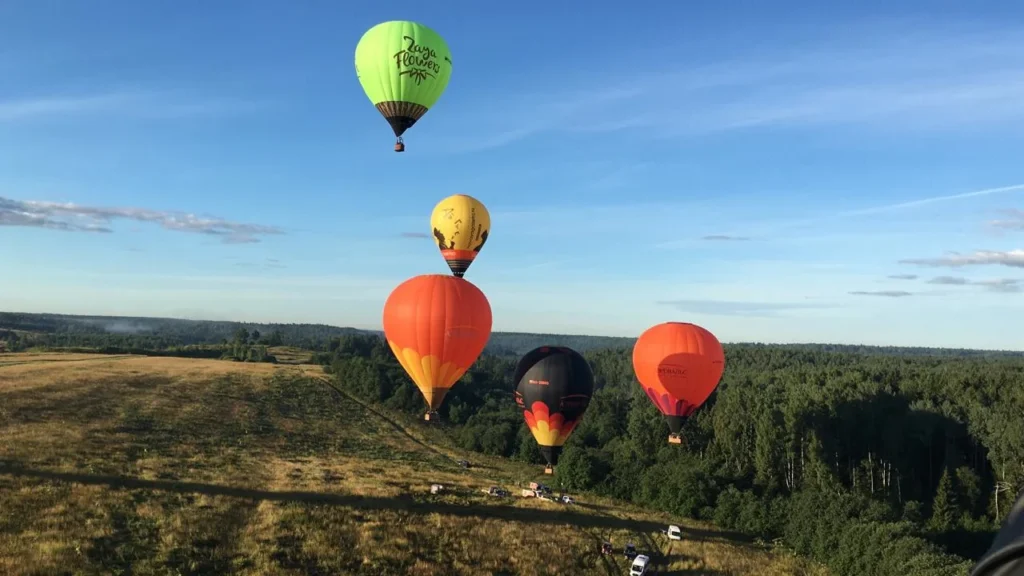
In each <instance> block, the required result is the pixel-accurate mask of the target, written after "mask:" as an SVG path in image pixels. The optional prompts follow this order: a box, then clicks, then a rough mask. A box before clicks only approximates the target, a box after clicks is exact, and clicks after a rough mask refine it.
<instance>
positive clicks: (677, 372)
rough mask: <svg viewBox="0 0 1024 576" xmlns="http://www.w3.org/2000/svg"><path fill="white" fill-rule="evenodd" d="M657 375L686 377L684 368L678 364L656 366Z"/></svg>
mask: <svg viewBox="0 0 1024 576" xmlns="http://www.w3.org/2000/svg"><path fill="white" fill-rule="evenodd" d="M658 376H668V377H670V378H686V368H681V367H679V366H665V365H662V366H658Z"/></svg>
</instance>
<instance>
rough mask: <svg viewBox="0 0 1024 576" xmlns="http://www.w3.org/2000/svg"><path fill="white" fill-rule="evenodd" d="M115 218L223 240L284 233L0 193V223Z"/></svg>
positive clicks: (104, 228)
mask: <svg viewBox="0 0 1024 576" xmlns="http://www.w3.org/2000/svg"><path fill="white" fill-rule="evenodd" d="M115 220H131V221H136V222H147V223H151V224H157V225H158V226H160V227H161V228H164V229H165V230H171V231H175V232H189V233H193V234H205V235H208V236H216V237H218V238H220V239H221V241H222V242H224V243H225V244H246V243H253V242H259V241H260V240H261V237H263V236H268V235H276V234H284V230H282V229H281V228H277V227H275V226H264V225H260V224H247V223H242V222H233V221H230V220H225V219H222V218H212V217H203V216H197V215H195V214H188V213H184V212H173V211H160V210H147V209H144V208H102V207H94V206H81V205H78V204H70V203H67V204H62V203H57V202H44V201H38V200H13V199H10V198H4V197H0V226H27V227H33V228H47V229H50V230H63V231H66V232H100V233H110V232H113V228H112V227H111V225H112V224H113V222H114V221H115Z"/></svg>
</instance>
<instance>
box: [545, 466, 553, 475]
mask: <svg viewBox="0 0 1024 576" xmlns="http://www.w3.org/2000/svg"><path fill="white" fill-rule="evenodd" d="M544 473H545V474H554V473H555V469H554V468H552V467H551V466H547V467H545V468H544Z"/></svg>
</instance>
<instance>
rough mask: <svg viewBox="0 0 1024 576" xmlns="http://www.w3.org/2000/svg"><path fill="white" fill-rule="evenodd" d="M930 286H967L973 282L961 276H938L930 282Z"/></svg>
mask: <svg viewBox="0 0 1024 576" xmlns="http://www.w3.org/2000/svg"><path fill="white" fill-rule="evenodd" d="M928 283H929V284H942V285H944V286H966V285H967V284H970V283H971V281H970V280H968V279H967V278H963V277H960V276H936V277H935V278H932V279H931V280H929V281H928Z"/></svg>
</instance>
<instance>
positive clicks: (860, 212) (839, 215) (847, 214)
mask: <svg viewBox="0 0 1024 576" xmlns="http://www.w3.org/2000/svg"><path fill="white" fill-rule="evenodd" d="M1014 192H1024V184H1014V185H1011V186H1000V187H997V188H983V189H981V190H972V191H970V192H960V193H957V194H943V195H941V196H930V197H928V198H921V199H918V200H910V201H907V202H897V203H894V204H883V205H880V206H872V207H868V208H859V209H857V210H845V211H841V212H833V213H828V214H821V215H818V216H814V217H807V218H798V219H794V220H784V221H776V222H774V223H773V222H767V223H765V224H764V225H762V226H753V227H752V228H751V229H750V230H749V232H750V233H751V235H752V236H757V237H764V236H769V235H772V234H777V233H779V232H782V231H784V230H786V229H790V228H798V227H801V226H808V225H816V224H821V223H823V222H830V221H834V220H842V219H846V218H854V217H857V216H867V215H872V214H882V213H885V212H894V211H897V210H905V209H909V208H918V207H921V206H927V205H929V204H936V203H940V202H952V201H956V200H964V199H967V198H977V197H982V196H993V195H999V194H1011V193H1014ZM1022 227H1024V224H1022ZM743 237H745V238H750V236H743ZM704 239H708V237H705V238H704ZM681 245H683V246H685V245H689V242H687V241H678V240H676V241H671V242H662V243H659V244H656V245H655V247H656V248H673V247H677V246H681Z"/></svg>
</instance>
